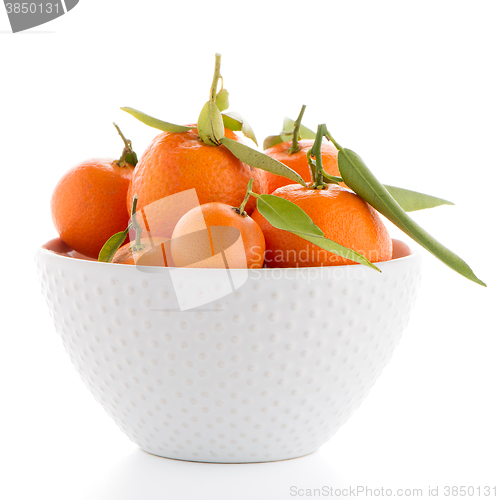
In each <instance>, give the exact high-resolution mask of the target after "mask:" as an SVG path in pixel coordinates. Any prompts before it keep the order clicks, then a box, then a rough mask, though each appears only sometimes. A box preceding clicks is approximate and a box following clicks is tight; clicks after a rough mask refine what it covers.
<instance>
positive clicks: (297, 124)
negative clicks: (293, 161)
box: [287, 104, 306, 154]
mask: <svg viewBox="0 0 500 500" xmlns="http://www.w3.org/2000/svg"><path fill="white" fill-rule="evenodd" d="M305 110H306V105H305V104H303V105H302V108H301V109H300V113H299V116H298V117H297V119H296V120H295V123H294V124H293V138H292V145H291V146H290V147H289V148H288V150H287V153H289V154H293V153H297V152H298V151H300V146H299V134H300V124H301V123H302V117H303V116H304V111H305Z"/></svg>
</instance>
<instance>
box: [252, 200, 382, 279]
mask: <svg viewBox="0 0 500 500" xmlns="http://www.w3.org/2000/svg"><path fill="white" fill-rule="evenodd" d="M257 209H258V210H259V213H260V214H261V215H262V216H263V217H264V218H265V219H266V220H267V221H268V222H269V224H271V225H272V226H274V227H275V228H276V229H283V230H285V231H288V232H290V233H292V234H295V235H296V236H299V237H300V238H302V239H304V240H306V241H309V242H310V243H313V244H314V245H316V246H318V247H320V248H322V249H323V250H326V251H327V252H331V253H334V254H336V255H340V256H341V257H344V258H346V259H349V260H352V261H353V262H357V263H358V264H363V265H365V266H367V267H370V268H372V269H375V270H376V271H379V272H380V269H379V268H378V267H377V266H375V265H374V264H372V263H371V262H370V261H369V260H368V259H367V258H366V257H364V256H363V255H361V254H360V253H358V252H356V251H354V250H352V249H350V248H347V247H344V246H342V245H340V244H339V243H336V242H335V241H333V240H330V239H328V238H325V236H324V233H323V231H322V230H321V229H320V228H319V227H318V226H316V224H315V223H314V222H313V221H312V219H311V218H310V217H309V215H307V213H306V212H304V210H302V209H301V208H300V207H299V206H297V205H296V204H295V203H293V202H291V201H289V200H285V199H283V198H280V197H279V196H274V195H272V194H261V195H259V196H258V197H257Z"/></svg>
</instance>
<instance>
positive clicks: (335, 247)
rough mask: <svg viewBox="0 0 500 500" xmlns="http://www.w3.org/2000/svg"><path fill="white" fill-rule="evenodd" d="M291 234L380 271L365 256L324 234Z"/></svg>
mask: <svg viewBox="0 0 500 500" xmlns="http://www.w3.org/2000/svg"><path fill="white" fill-rule="evenodd" d="M291 232H293V231H291ZM293 234H296V235H297V236H300V237H301V238H302V239H304V240H307V241H309V242H310V243H313V244H314V245H316V246H318V247H320V248H322V249H323V250H326V251H327V252H331V253H334V254H336V255H340V256H341V257H344V258H345V259H349V260H352V261H353V262H357V263H358V264H363V265H364V266H367V267H370V268H372V269H374V270H375V271H378V272H381V271H380V269H379V268H378V267H377V266H376V265H374V264H372V263H371V262H370V261H369V260H368V259H367V258H366V257H364V256H363V255H361V254H360V253H358V252H355V251H354V250H352V249H350V248H347V247H344V246H342V245H340V244H339V243H336V242H335V241H333V240H330V239H328V238H325V237H324V236H310V235H308V234H301V233H295V232H293Z"/></svg>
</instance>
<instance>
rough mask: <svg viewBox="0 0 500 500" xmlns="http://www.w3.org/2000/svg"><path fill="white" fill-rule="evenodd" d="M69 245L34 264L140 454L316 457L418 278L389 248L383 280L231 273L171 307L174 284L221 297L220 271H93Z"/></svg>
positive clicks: (373, 370) (339, 274)
mask: <svg viewBox="0 0 500 500" xmlns="http://www.w3.org/2000/svg"><path fill="white" fill-rule="evenodd" d="M54 250H55V251H54ZM67 250H68V249H64V248H63V244H62V242H61V241H60V240H54V241H53V242H51V243H50V244H48V245H46V246H45V248H42V249H40V250H39V251H38V253H37V256H36V261H37V264H38V269H39V274H40V278H41V282H42V289H43V293H44V295H45V298H46V300H47V303H48V306H49V309H50V312H51V314H52V316H53V319H54V323H55V327H56V330H57V331H58V332H59V334H60V335H61V338H62V340H63V342H64V346H65V348H66V350H67V352H68V354H69V355H70V357H71V360H72V361H73V363H74V365H75V366H76V368H77V370H78V371H79V372H80V374H81V376H82V379H83V380H84V382H85V384H86V385H87V386H88V387H89V389H90V390H91V391H92V393H93V394H94V396H95V398H96V399H97V400H98V401H99V402H100V403H101V404H102V406H103V407H104V409H105V410H106V411H107V413H108V414H109V415H110V416H111V417H112V418H113V419H114V420H115V422H116V423H117V424H118V426H119V427H120V428H121V429H122V430H123V431H124V432H125V434H127V436H128V437H129V438H130V439H131V440H132V441H133V442H135V443H137V444H138V445H139V446H140V447H141V448H142V449H143V450H144V451H146V452H149V453H152V454H154V455H159V456H162V457H169V458H175V459H182V460H192V461H200V462H224V463H228V462H232V463H238V462H267V461H274V460H283V459H288V458H294V457H299V456H303V455H307V454H309V453H312V452H314V451H315V450H317V449H318V448H319V447H320V446H321V445H322V444H323V443H325V442H326V441H327V440H328V439H329V438H330V437H331V436H332V435H333V434H334V433H335V432H336V431H337V429H338V428H339V427H340V426H341V425H342V424H343V423H344V422H345V421H346V420H347V419H348V418H349V416H350V415H351V414H352V412H353V411H354V410H355V409H356V408H357V407H358V406H359V404H360V403H361V401H362V400H363V399H364V398H365V397H366V395H367V394H368V392H369V390H370V388H371V387H372V386H373V384H374V382H375V380H376V379H377V377H378V376H379V375H380V373H381V371H382V369H383V368H384V366H385V365H386V364H387V362H388V361H389V359H390V357H391V355H392V352H393V350H394V348H395V346H396V345H397V343H398V341H399V339H400V337H401V334H402V332H403V330H404V328H405V326H406V324H407V322H408V319H409V314H410V310H411V308H412V305H413V302H414V300H415V295H416V292H417V288H418V284H419V281H420V265H421V262H420V256H419V255H418V254H415V253H410V251H409V249H408V247H406V245H404V244H402V243H400V242H397V241H395V257H398V256H401V257H399V258H395V259H393V260H391V261H389V262H382V263H379V264H377V265H378V267H379V268H380V269H381V270H382V273H377V272H376V271H373V270H370V269H368V268H365V267H363V266H360V265H352V266H338V267H324V268H309V269H307V268H302V269H288V270H278V269H260V270H251V271H249V272H248V275H246V273H247V271H246V270H236V271H234V273H235V274H232V278H233V281H234V282H237V281H238V280H239V284H240V285H241V286H240V287H239V288H238V289H237V290H236V291H233V292H230V293H228V294H224V293H223V294H222V296H220V298H218V299H217V300H215V301H212V302H210V303H208V304H205V305H202V306H200V307H197V308H192V309H187V310H184V311H180V310H179V303H178V301H177V296H178V292H179V290H178V288H179V287H178V286H177V289H176V286H174V284H175V283H177V284H179V283H181V284H182V283H185V284H186V286H188V288H189V287H193V286H197V285H200V286H202V287H205V289H206V288H207V286H208V287H209V288H210V287H212V288H213V290H214V293H215V294H219V295H220V290H221V288H220V287H221V286H222V288H223V287H224V286H223V285H221V284H220V274H217V271H218V270H214V269H168V268H161V269H160V268H147V269H146V268H138V267H135V266H125V265H117V264H105V263H99V262H92V261H86V260H79V259H76V258H71V257H69V256H67V255H64V254H63V253H64V251H67ZM57 251H59V252H62V253H56V252H57ZM405 254H406V256H404V255H405ZM219 272H220V271H219ZM225 272H226V273H227V271H225ZM173 273H177V274H176V275H175V280H174V279H173V278H172V276H173ZM245 275H246V277H245ZM179 278H180V279H179ZM240 278H241V279H240ZM226 279H227V274H226Z"/></svg>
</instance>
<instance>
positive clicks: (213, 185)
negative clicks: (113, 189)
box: [127, 129, 260, 238]
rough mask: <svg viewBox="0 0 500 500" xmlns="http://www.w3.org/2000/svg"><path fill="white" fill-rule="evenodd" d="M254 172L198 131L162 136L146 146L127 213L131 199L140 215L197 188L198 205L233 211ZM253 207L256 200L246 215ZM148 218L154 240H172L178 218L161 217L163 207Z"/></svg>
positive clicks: (131, 189)
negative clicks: (168, 198) (216, 204)
mask: <svg viewBox="0 0 500 500" xmlns="http://www.w3.org/2000/svg"><path fill="white" fill-rule="evenodd" d="M225 135H226V137H229V138H230V139H233V140H238V141H239V140H240V139H239V138H238V136H237V135H236V134H234V132H232V131H230V130H229V129H225ZM254 173H255V170H254V169H253V168H252V167H249V166H248V165H246V164H244V163H242V162H241V161H240V160H238V159H237V158H236V157H235V156H234V155H233V154H232V153H231V152H230V151H229V150H228V149H226V148H225V147H224V146H208V145H206V144H204V143H203V142H202V141H201V140H200V138H199V136H198V133H197V130H196V129H192V130H189V131H187V132H180V133H169V132H162V133H161V134H159V135H158V136H157V137H156V138H155V139H154V140H153V141H152V143H151V144H150V145H149V146H148V148H147V149H146V151H145V152H144V154H143V156H142V158H141V160H140V161H139V163H138V164H137V166H136V168H135V172H134V176H133V178H132V182H131V183H130V189H129V194H128V197H127V202H128V203H127V206H128V210H129V213H130V211H131V208H132V198H133V196H134V195H137V196H138V199H139V202H138V206H137V211H138V212H139V211H140V210H141V209H142V208H143V207H145V206H147V205H150V204H152V203H153V202H155V201H157V200H160V199H162V198H164V197H166V196H169V195H172V194H176V193H180V192H182V191H185V190H188V189H191V188H195V189H196V194H197V195H198V200H199V203H200V204H205V203H210V202H221V203H227V204H229V205H231V206H233V205H234V206H237V205H238V203H239V202H240V200H241V199H242V198H243V197H244V196H245V192H246V187H247V183H248V180H249V179H250V178H251V177H254ZM259 179H260V174H258V175H257V177H256V185H255V191H256V192H259V193H260V188H259V185H258V184H259ZM254 207H255V200H250V202H249V204H248V211H249V213H251V212H252V210H253V209H254ZM181 208H182V207H179V206H178V207H177V209H178V210H180V209H181ZM186 211H187V210H186ZM184 213H185V212H184ZM147 215H148V225H149V229H148V228H146V227H144V229H146V230H150V231H151V232H152V234H154V235H161V236H165V237H168V238H169V237H170V236H171V234H172V231H173V228H174V225H175V223H176V222H177V220H178V217H177V215H175V216H174V215H171V214H169V213H165V210H163V209H162V207H161V206H159V207H158V209H156V208H154V206H152V207H150V208H149V209H148V214H147ZM141 225H142V224H141Z"/></svg>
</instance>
